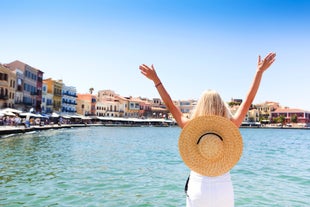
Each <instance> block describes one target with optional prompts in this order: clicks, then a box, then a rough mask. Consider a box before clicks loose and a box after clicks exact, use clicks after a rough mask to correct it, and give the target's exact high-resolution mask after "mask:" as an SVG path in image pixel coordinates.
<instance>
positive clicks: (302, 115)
mask: <svg viewBox="0 0 310 207" xmlns="http://www.w3.org/2000/svg"><path fill="white" fill-rule="evenodd" d="M279 117H283V118H284V120H283V121H284V123H283V124H294V123H296V124H304V125H307V126H308V125H310V111H305V110H302V109H294V108H288V107H285V108H277V109H276V110H275V111H273V112H271V121H272V122H274V120H276V119H277V118H279Z"/></svg>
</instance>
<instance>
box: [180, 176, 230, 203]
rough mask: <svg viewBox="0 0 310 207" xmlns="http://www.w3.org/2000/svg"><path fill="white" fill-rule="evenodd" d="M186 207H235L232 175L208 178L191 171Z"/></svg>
mask: <svg viewBox="0 0 310 207" xmlns="http://www.w3.org/2000/svg"><path fill="white" fill-rule="evenodd" d="M186 207H234V190H233V186H232V182H231V178H230V173H229V172H228V173H225V174H223V175H220V176H217V177H208V176H203V175H200V174H198V173H196V172H193V171H191V173H190V177H189V182H188V190H187V198H186Z"/></svg>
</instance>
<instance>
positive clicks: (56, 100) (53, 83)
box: [43, 78, 63, 113]
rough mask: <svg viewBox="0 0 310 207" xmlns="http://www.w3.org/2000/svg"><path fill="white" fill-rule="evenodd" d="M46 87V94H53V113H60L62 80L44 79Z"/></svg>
mask: <svg viewBox="0 0 310 207" xmlns="http://www.w3.org/2000/svg"><path fill="white" fill-rule="evenodd" d="M43 82H44V83H45V84H46V85H47V93H50V94H53V112H58V113H60V112H61V101H62V86H63V83H62V80H53V79H52V78H48V79H44V81H43Z"/></svg>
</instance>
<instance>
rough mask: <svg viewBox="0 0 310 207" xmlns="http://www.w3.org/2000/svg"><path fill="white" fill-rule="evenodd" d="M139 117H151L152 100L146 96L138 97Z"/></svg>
mask: <svg viewBox="0 0 310 207" xmlns="http://www.w3.org/2000/svg"><path fill="white" fill-rule="evenodd" d="M140 100H141V101H140V110H139V117H143V118H147V117H152V102H151V100H149V99H147V98H140Z"/></svg>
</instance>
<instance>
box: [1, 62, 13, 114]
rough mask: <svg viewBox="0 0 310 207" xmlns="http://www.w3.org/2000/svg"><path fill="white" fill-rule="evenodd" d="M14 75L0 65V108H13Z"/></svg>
mask: <svg viewBox="0 0 310 207" xmlns="http://www.w3.org/2000/svg"><path fill="white" fill-rule="evenodd" d="M15 88H16V74H15V73H14V72H12V71H11V70H10V69H9V68H7V67H6V66H4V65H2V64H0V108H6V107H10V108H13V107H14V103H15V101H14V98H15V90H16V89H15Z"/></svg>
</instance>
